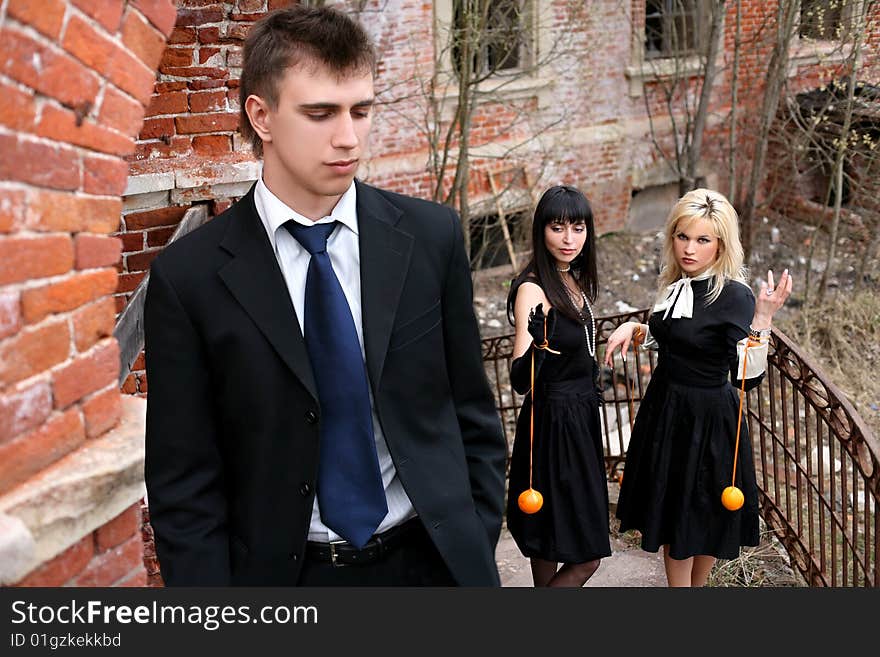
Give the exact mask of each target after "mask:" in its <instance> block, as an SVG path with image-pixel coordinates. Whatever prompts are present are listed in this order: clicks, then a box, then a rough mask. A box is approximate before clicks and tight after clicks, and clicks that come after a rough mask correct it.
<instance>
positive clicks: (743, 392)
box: [730, 338, 761, 486]
mask: <svg viewBox="0 0 880 657" xmlns="http://www.w3.org/2000/svg"><path fill="white" fill-rule="evenodd" d="M760 344H761V343H760V342H755V341H753V340H752V339H751V338H749V340H748V341H747V342H746V348H745V351H744V352H743V371H742V377H741V378H742V381H741V383H742V386H741V387H740V391H739V417H738V418H737V420H736V445H735V446H734V448H733V476H732V477H731V481H730V485H731V486H736V463H737V461H739V435H740V429H742V418H743V402H744V401H745V398H746V366H747V365H748V356H749V347H757V346H759V345H760Z"/></svg>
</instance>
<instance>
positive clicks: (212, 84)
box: [187, 80, 228, 91]
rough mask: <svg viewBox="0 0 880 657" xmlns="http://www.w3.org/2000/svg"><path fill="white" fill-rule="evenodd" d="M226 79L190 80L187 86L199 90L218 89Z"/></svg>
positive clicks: (223, 84)
mask: <svg viewBox="0 0 880 657" xmlns="http://www.w3.org/2000/svg"><path fill="white" fill-rule="evenodd" d="M227 82H228V80H191V81H190V82H188V83H187V86H188V87H189V88H190V89H192V90H193V91H201V90H203V89H219V88H220V87H225V86H226V84H227Z"/></svg>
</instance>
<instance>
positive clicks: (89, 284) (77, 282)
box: [21, 269, 117, 324]
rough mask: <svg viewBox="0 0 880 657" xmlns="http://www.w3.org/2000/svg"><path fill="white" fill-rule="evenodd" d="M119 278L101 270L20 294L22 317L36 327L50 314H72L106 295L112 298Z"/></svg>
mask: <svg viewBox="0 0 880 657" xmlns="http://www.w3.org/2000/svg"><path fill="white" fill-rule="evenodd" d="M116 276H117V274H116V270H115V269H98V270H95V271H88V272H83V273H75V274H72V275H70V276H68V277H66V278H65V279H63V280H61V281H58V282H56V283H49V284H48V285H42V286H39V287H34V288H30V289H28V290H24V291H23V292H22V293H21V314H22V317H24V320H25V322H26V323H28V324H33V323H34V322H38V321H40V320H41V319H43V318H44V317H46V315H49V314H51V313H59V312H65V311H67V310H73V309H74V308H79V307H80V306H82V305H84V304H86V303H89V302H90V301H93V300H95V299H97V298H99V297H102V296H104V295H105V294H113V292H115V291H116Z"/></svg>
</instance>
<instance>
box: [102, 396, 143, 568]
mask: <svg viewBox="0 0 880 657" xmlns="http://www.w3.org/2000/svg"><path fill="white" fill-rule="evenodd" d="M113 393H114V394H115V395H116V397H117V399H118V398H119V391H118V390H114V391H113ZM94 533H95V549H96V551H97V553H98V554H101V553H102V552H106V551H107V550H109V549H110V548H115V547H116V546H117V545H120V544H122V543H124V542H125V541H127V540H128V539H130V538H131V537H132V536H134V535H137V536H140V533H141V503H140V502H136V503H134V504H132V505H131V506H130V507H128V508H127V509H126V510H125V511H123V512H122V513H120V514H119V515H118V516H116V517H115V518H113V519H112V520H111V521H110V522H108V523H106V524H105V525H102V526H101V527H98V528H97V529H96V530H95V532H94Z"/></svg>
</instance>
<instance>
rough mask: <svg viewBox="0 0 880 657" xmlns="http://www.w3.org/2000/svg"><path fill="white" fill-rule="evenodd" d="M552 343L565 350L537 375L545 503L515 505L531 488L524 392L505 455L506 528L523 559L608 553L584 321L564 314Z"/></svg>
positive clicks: (535, 483)
mask: <svg viewBox="0 0 880 657" xmlns="http://www.w3.org/2000/svg"><path fill="white" fill-rule="evenodd" d="M550 312H551V313H556V311H555V310H553V309H551V310H550ZM584 312H586V309H584ZM591 339H592V338H591ZM549 342H550V346H551V347H552V348H553V349H556V350H557V351H560V352H562V353H561V354H560V355H558V356H557V355H554V354H551V353H547V356H546V357H545V359H544V362H543V365H542V366H541V369H540V371H539V374H538V377H537V380H536V381H535V439H534V453H533V462H534V467H533V474H532V488H534V489H535V490H537V491H538V492H539V493H541V494H542V495H543V496H544V505H543V507H542V508H541V509H540V510H539V511H538V512H537V513H534V514H531V515H529V514H526V513H523V511H521V510H520V508H519V505H518V504H517V498H518V497H519V495H520V493H522V492H523V491H524V490H526V489H528V488H529V413H530V409H531V395H529V394H527V395H526V397H525V400H524V401H523V405H522V408H521V409H520V414H519V418H518V420H517V425H516V437H515V438H514V443H513V454H512V455H511V461H510V487H509V490H508V495H507V498H508V499H507V528H508V529H509V530H510V533H511V535H512V536H513V539H514V541H515V542H516V544H517V546H518V547H519V549H520V551H521V552H522V553H523V554H524V555H525V556H526V557H536V558H540V559H546V560H547V561H556V562H561V563H584V562H586V561H592V560H594V559H599V558H601V557H607V556H609V555H610V554H611V546H610V543H609V540H608V488H607V484H606V477H605V466H604V458H603V450H602V442H601V436H602V434H601V430H600V425H599V407H598V396H597V392H596V384H595V379H594V372H595V368H596V361H595V359H594V358H593V357H592V356H590V354H589V352H588V351H587V342H586V334H585V332H584V327H583V325H582V324H580V323H578V322H576V321H574V320H573V319H570V318H568V317H566V316H565V315H563V314H561V313H556V325H555V328H554V331H553V335H552V336H551V337H550V339H549ZM527 357H528V353H527Z"/></svg>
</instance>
